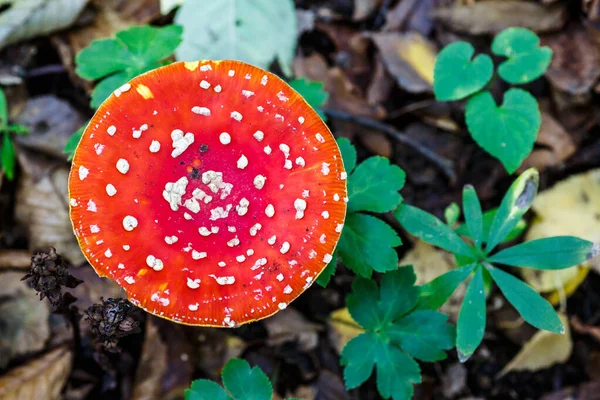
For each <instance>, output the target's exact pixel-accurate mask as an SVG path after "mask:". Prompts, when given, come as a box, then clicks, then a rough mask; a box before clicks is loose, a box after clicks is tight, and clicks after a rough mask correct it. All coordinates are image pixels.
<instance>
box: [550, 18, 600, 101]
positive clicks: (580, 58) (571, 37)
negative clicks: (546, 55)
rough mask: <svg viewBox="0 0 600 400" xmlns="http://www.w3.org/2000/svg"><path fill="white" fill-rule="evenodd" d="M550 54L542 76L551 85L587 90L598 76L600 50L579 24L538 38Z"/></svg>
mask: <svg viewBox="0 0 600 400" xmlns="http://www.w3.org/2000/svg"><path fill="white" fill-rule="evenodd" d="M542 44H543V45H546V46H550V48H551V49H552V51H553V54H554V56H553V57H552V62H551V63H550V67H549V68H548V70H547V71H546V77H547V78H548V80H549V81H550V83H551V84H552V86H553V87H554V88H556V89H558V90H559V91H561V92H565V93H568V94H571V95H583V94H586V93H589V92H590V91H591V89H592V87H593V85H594V84H595V83H596V81H597V80H598V78H600V50H598V45H597V43H595V42H594V41H593V40H592V39H591V36H590V34H589V33H588V32H587V31H586V30H585V28H584V27H582V26H581V25H576V26H575V25H572V26H569V27H568V28H567V29H565V30H563V31H561V32H558V33H555V34H553V35H549V36H545V37H543V38H542Z"/></svg>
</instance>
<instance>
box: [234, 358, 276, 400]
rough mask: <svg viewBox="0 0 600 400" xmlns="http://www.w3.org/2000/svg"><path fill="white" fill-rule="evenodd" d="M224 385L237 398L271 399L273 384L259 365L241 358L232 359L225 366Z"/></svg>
mask: <svg viewBox="0 0 600 400" xmlns="http://www.w3.org/2000/svg"><path fill="white" fill-rule="evenodd" d="M222 378H223V385H224V386H225V389H226V390H227V392H228V393H229V394H230V395H231V397H232V398H233V399H235V400H271V397H272V396H273V386H272V385H271V382H270V381H269V378H268V377H267V375H265V373H264V372H263V371H262V370H261V369H260V368H258V367H254V368H252V369H250V365H249V364H248V363H247V362H246V361H245V360H242V359H240V358H234V359H232V360H230V361H229V362H228V363H227V365H225V368H223V375H222Z"/></svg>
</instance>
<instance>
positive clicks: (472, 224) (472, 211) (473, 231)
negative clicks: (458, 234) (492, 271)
mask: <svg viewBox="0 0 600 400" xmlns="http://www.w3.org/2000/svg"><path fill="white" fill-rule="evenodd" d="M463 208H464V210H465V221H466V224H467V228H468V230H469V234H470V235H469V236H471V239H473V242H474V243H475V247H477V248H478V249H481V244H482V242H483V213H482V211H481V203H480V202H479V198H478V197H477V193H476V192H475V188H474V187H473V186H471V185H466V186H465V188H464V189H463Z"/></svg>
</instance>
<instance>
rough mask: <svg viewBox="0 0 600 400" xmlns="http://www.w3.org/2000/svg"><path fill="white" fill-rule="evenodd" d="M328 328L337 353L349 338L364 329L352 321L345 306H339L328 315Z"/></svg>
mask: <svg viewBox="0 0 600 400" xmlns="http://www.w3.org/2000/svg"><path fill="white" fill-rule="evenodd" d="M328 324H329V328H330V331H329V332H330V337H331V342H332V343H333V345H334V346H335V348H336V349H337V351H338V353H341V352H342V349H343V348H344V346H345V345H346V343H348V342H349V341H350V340H352V339H354V338H355V337H356V336H358V335H360V334H361V333H363V332H364V331H365V330H364V329H363V328H362V327H361V326H360V325H358V323H356V321H354V319H353V318H352V316H351V315H350V312H349V311H348V309H347V308H340V309H339V310H335V311H334V312H332V313H331V314H330V315H329V322H328Z"/></svg>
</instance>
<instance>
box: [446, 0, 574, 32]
mask: <svg viewBox="0 0 600 400" xmlns="http://www.w3.org/2000/svg"><path fill="white" fill-rule="evenodd" d="M567 16H568V12H567V7H566V4H555V5H551V6H545V5H543V4H539V3H534V2H529V1H518V0H490V1H482V2H477V3H474V4H472V5H459V4H455V5H452V6H449V7H442V8H438V9H437V10H436V11H435V12H434V17H435V19H437V20H438V21H440V22H442V23H443V24H445V25H447V26H448V27H449V28H450V29H451V30H454V31H458V32H465V33H470V34H472V35H485V34H495V33H498V32H500V31H502V30H504V29H506V28H508V27H510V26H521V27H523V28H528V29H531V30H532V31H534V32H549V31H555V30H558V29H560V28H562V26H563V25H564V24H565V21H566V19H567Z"/></svg>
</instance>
